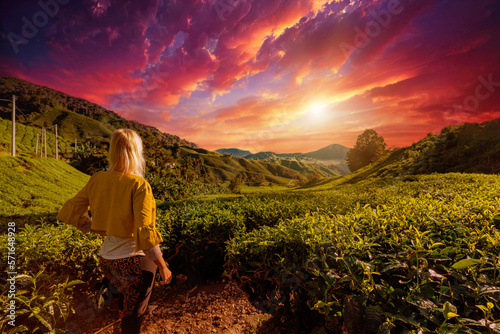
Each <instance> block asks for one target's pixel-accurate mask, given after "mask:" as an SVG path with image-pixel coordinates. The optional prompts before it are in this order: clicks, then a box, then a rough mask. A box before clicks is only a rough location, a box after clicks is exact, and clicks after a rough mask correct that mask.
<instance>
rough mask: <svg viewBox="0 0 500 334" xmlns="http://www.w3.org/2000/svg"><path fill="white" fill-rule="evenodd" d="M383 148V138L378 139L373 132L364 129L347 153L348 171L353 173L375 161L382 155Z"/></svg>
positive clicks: (384, 145)
mask: <svg viewBox="0 0 500 334" xmlns="http://www.w3.org/2000/svg"><path fill="white" fill-rule="evenodd" d="M385 147H386V144H385V141H384V138H382V137H379V135H378V134H377V132H376V131H375V130H372V129H366V130H365V132H363V133H362V134H361V135H359V136H358V140H357V141H356V145H355V146H354V148H352V149H351V150H350V151H349V152H347V156H346V161H347V165H348V166H349V169H350V170H351V171H352V172H354V171H355V170H358V169H360V168H361V167H364V166H366V165H369V164H371V163H372V162H375V161H377V160H378V159H380V158H381V157H382V156H383V155H384V153H385Z"/></svg>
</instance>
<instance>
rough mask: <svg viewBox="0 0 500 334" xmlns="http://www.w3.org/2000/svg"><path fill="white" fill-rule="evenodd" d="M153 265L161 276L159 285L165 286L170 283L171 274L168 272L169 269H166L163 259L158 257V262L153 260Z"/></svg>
mask: <svg viewBox="0 0 500 334" xmlns="http://www.w3.org/2000/svg"><path fill="white" fill-rule="evenodd" d="M154 263H155V264H156V266H157V267H158V269H160V276H161V281H160V284H161V285H165V284H168V283H170V281H171V280H172V272H171V271H170V269H168V268H167V265H166V263H165V260H164V259H163V257H160V258H159V259H158V260H155V261H154Z"/></svg>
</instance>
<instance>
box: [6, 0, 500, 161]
mask: <svg viewBox="0 0 500 334" xmlns="http://www.w3.org/2000/svg"><path fill="white" fill-rule="evenodd" d="M0 19H1V21H0V24H1V26H2V39H1V41H0V43H1V44H0V47H1V49H0V50H1V54H0V75H11V76H15V77H18V78H22V79H26V80H29V81H31V82H33V83H36V84H40V85H45V86H48V87H51V88H54V89H57V90H60V91H62V92H65V93H68V94H70V95H73V96H77V97H81V98H85V99H87V100H89V101H91V102H95V103H98V104H100V105H102V106H104V107H106V108H108V109H111V110H113V111H115V112H117V113H118V114H120V115H121V116H123V117H125V118H127V119H131V120H137V121H139V122H141V123H144V124H148V125H153V126H155V127H157V128H159V129H160V130H162V131H164V132H168V133H172V134H175V135H178V136H180V137H182V138H185V139H187V140H189V141H192V142H195V143H197V144H198V145H199V146H201V147H203V148H207V149H211V150H215V149H218V148H224V147H226V148H227V147H237V148H240V149H245V150H250V151H252V152H258V151H275V152H282V153H284V152H307V151H312V150H316V149H319V148H321V147H324V146H326V145H329V144H333V143H337V144H342V145H345V146H348V147H352V146H353V145H354V144H355V142H356V138H357V136H358V135H360V134H361V133H362V132H363V131H364V130H365V129H374V130H376V131H377V132H378V133H379V135H381V136H383V137H384V138H385V140H386V142H387V143H388V145H389V146H406V145H410V144H412V143H413V142H416V141H418V140H420V139H422V138H424V137H425V136H426V134H427V133H430V132H434V133H437V132H438V131H439V130H440V129H441V128H443V127H445V126H448V125H453V124H461V123H464V122H483V121H487V120H491V119H495V118H499V117H500V1H497V0H474V1H472V0H379V1H363V0H350V1H349V0H346V1H342V0H337V1H330V2H329V1H320V0H276V1H274V0H273V1H270V0H205V1H200V0H182V1H181V0H177V1H167V0H140V1H138V0H123V1H119V0H83V1H78V0H41V1H28V0H2V2H1V4H0ZM499 137H500V136H499Z"/></svg>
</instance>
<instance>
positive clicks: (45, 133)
mask: <svg viewBox="0 0 500 334" xmlns="http://www.w3.org/2000/svg"><path fill="white" fill-rule="evenodd" d="M43 133H44V135H45V157H46V158H47V129H45V128H43Z"/></svg>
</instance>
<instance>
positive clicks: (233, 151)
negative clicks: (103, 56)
mask: <svg viewBox="0 0 500 334" xmlns="http://www.w3.org/2000/svg"><path fill="white" fill-rule="evenodd" d="M215 152H217V153H221V154H230V155H232V156H233V157H236V158H243V157H244V156H247V155H249V154H252V152H250V151H245V150H240V149H239V148H235V147H233V148H220V149H218V150H215Z"/></svg>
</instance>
